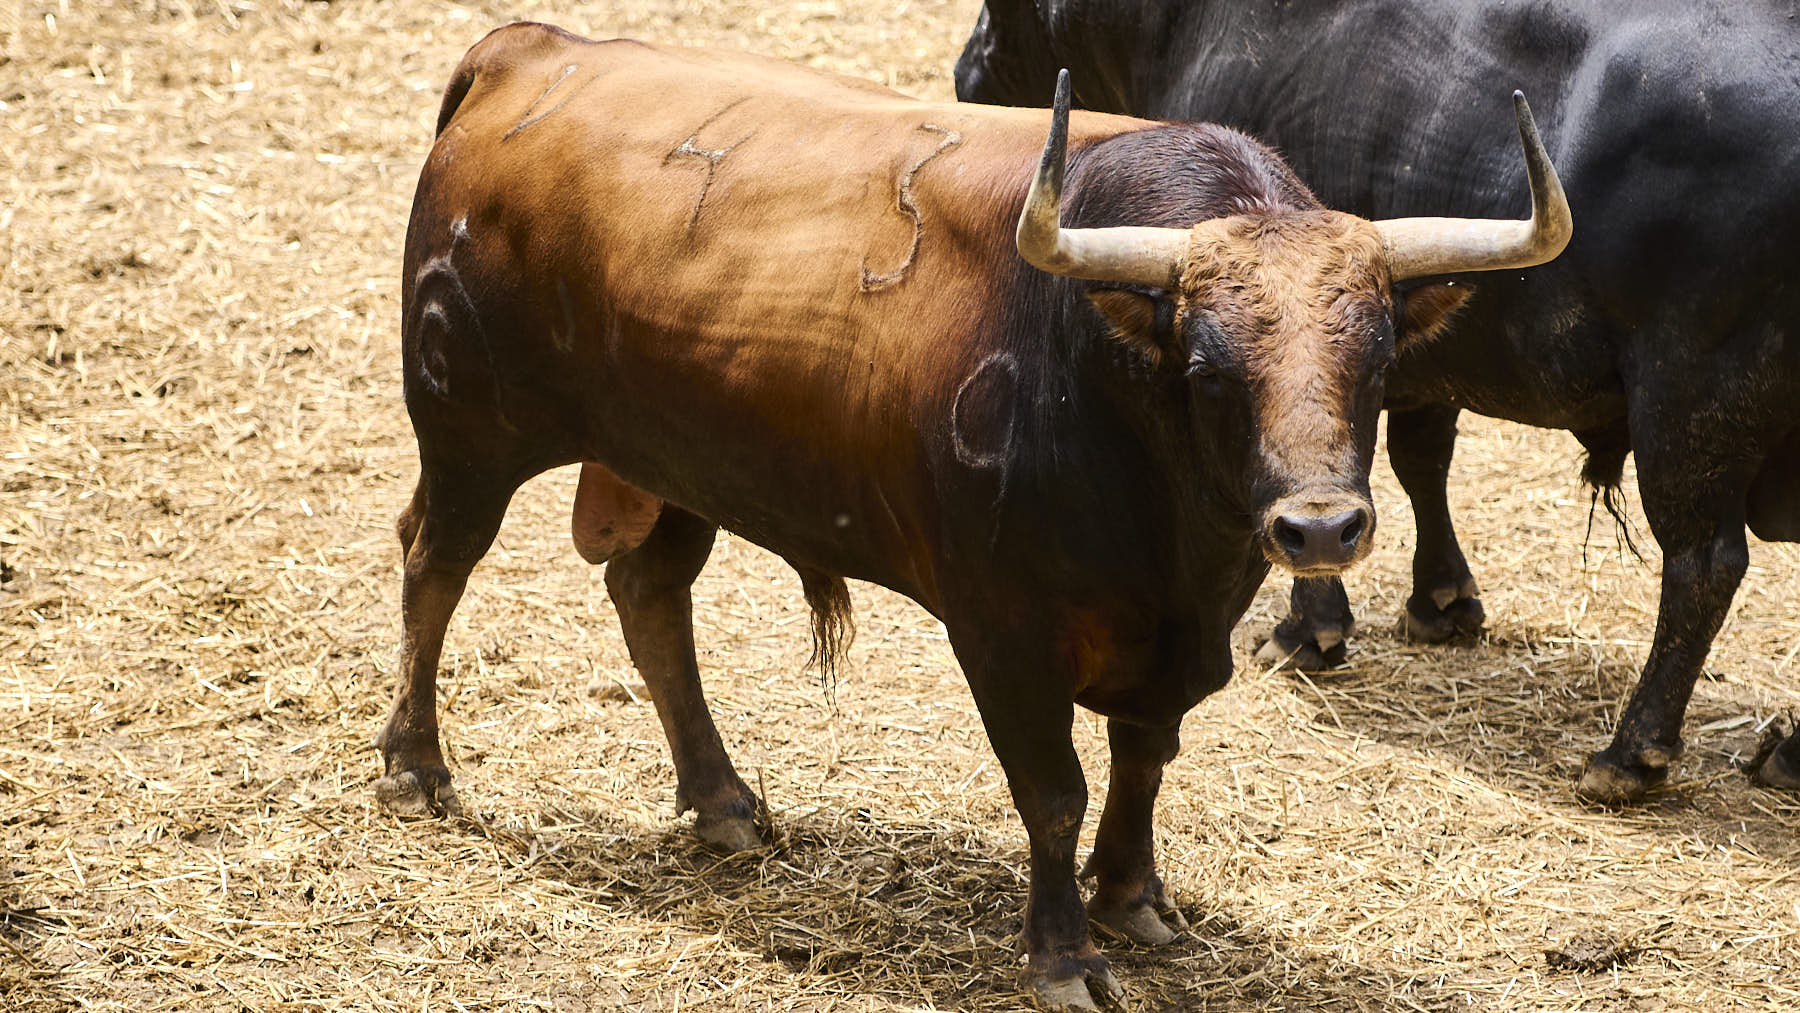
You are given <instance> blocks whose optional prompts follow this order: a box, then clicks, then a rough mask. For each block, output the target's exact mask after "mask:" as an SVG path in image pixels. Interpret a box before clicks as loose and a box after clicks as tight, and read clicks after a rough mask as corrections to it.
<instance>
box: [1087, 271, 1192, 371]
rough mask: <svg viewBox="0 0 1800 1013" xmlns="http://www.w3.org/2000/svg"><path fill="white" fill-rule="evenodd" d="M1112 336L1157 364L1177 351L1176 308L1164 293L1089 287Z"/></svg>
mask: <svg viewBox="0 0 1800 1013" xmlns="http://www.w3.org/2000/svg"><path fill="white" fill-rule="evenodd" d="M1087 297H1088V300H1089V301H1090V302H1092V303H1093V304H1094V306H1095V308H1096V309H1098V310H1099V311H1100V313H1101V315H1102V316H1104V317H1106V322H1107V324H1108V325H1109V326H1110V327H1111V329H1112V335H1113V337H1114V338H1115V339H1117V340H1119V341H1121V342H1124V344H1125V345H1126V346H1127V347H1128V348H1131V349H1132V350H1133V351H1136V352H1137V353H1138V354H1140V355H1142V356H1143V357H1144V358H1145V359H1147V360H1148V361H1149V362H1150V364H1151V365H1153V366H1159V365H1161V364H1162V363H1163V362H1165V361H1169V357H1170V356H1171V355H1173V354H1174V353H1175V351H1176V349H1175V312H1174V307H1173V306H1172V305H1171V304H1170V302H1169V299H1168V297H1167V296H1162V297H1158V296H1153V295H1150V294H1148V293H1147V292H1144V291H1139V290H1135V289H1124V288H1090V289H1088V293H1087Z"/></svg>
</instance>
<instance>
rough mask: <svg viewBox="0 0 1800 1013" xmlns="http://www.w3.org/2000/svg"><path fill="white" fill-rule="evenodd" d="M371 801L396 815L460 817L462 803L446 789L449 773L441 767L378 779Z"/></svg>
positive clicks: (448, 783) (453, 791)
mask: <svg viewBox="0 0 1800 1013" xmlns="http://www.w3.org/2000/svg"><path fill="white" fill-rule="evenodd" d="M375 801H376V802H377V803H379V804H380V805H381V807H382V808H383V809H386V810H387V811H388V812H391V813H393V814H394V815H396V816H406V817H411V818H416V819H429V818H431V817H434V816H461V815H462V803H461V802H460V801H458V800H457V798H456V789H455V788H452V787H451V786H450V771H449V770H447V769H445V768H443V767H417V768H414V769H412V770H403V771H401V772H399V773H398V774H389V775H387V776H386V777H383V778H380V779H379V780H377V781H376V782H375Z"/></svg>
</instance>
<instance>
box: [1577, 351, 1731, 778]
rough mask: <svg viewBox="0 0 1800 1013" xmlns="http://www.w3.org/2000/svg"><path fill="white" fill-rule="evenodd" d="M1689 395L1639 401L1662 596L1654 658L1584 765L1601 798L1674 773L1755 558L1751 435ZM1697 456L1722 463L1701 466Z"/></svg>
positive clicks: (1641, 469)
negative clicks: (1690, 714) (1704, 680)
mask: <svg viewBox="0 0 1800 1013" xmlns="http://www.w3.org/2000/svg"><path fill="white" fill-rule="evenodd" d="M1691 389H1693V390H1695V391H1704V392H1705V393H1707V394H1712V393H1714V392H1716V391H1720V390H1726V389H1728V387H1726V386H1725V385H1718V386H1708V385H1705V384H1699V383H1695V384H1692V385H1691ZM1692 400H1693V395H1691V394H1690V395H1689V396H1688V397H1686V398H1683V399H1682V400H1680V401H1677V402H1676V403H1675V404H1672V405H1671V404H1666V403H1655V402H1650V401H1649V399H1648V398H1646V399H1645V401H1646V403H1647V404H1648V405H1649V407H1646V406H1645V404H1634V406H1633V409H1634V410H1633V413H1632V426H1631V442H1632V450H1633V451H1634V452H1635V453H1636V455H1637V460H1638V488H1639V490H1640V492H1641V494H1642V496H1643V502H1644V513H1645V516H1646V517H1647V518H1648V519H1649V521H1650V530H1651V532H1652V533H1653V534H1654V535H1655V536H1656V541H1657V544H1658V545H1660V546H1661V547H1662V550H1663V570H1662V600H1661V602H1660V604H1659V608H1658V611H1657V618H1656V636H1655V638H1654V640H1653V641H1652V642H1651V645H1650V656H1649V658H1648V659H1647V660H1646V661H1645V663H1644V670H1643V674H1642V675H1641V676H1640V677H1639V679H1638V684H1637V688H1636V689H1635V690H1633V691H1632V694H1631V699H1630V701H1629V702H1627V703H1626V705H1625V710H1624V712H1623V713H1621V714H1620V716H1619V725H1618V728H1617V730H1616V731H1615V732H1614V734H1613V741H1612V744H1611V745H1609V746H1607V747H1606V749H1604V750H1602V751H1601V752H1600V753H1598V754H1596V755H1595V756H1594V757H1593V758H1592V759H1591V760H1590V761H1589V762H1588V765H1587V769H1586V770H1585V771H1584V772H1583V773H1582V776H1581V783H1580V785H1579V786H1578V788H1577V790H1578V791H1579V792H1580V793H1581V794H1582V795H1585V796H1587V797H1588V798H1591V799H1594V800H1596V801H1602V802H1609V803H1619V802H1630V801H1634V800H1636V799H1639V798H1642V797H1643V796H1644V794H1645V793H1646V792H1647V791H1649V790H1650V788H1651V787H1653V786H1654V785H1656V784H1658V783H1660V782H1661V781H1663V780H1664V779H1665V778H1666V777H1667V776H1668V769H1669V765H1670V764H1671V763H1672V762H1674V760H1675V758H1676V757H1677V756H1679V755H1680V754H1681V750H1682V745H1683V743H1682V740H1681V723H1682V719H1683V717H1684V715H1685V714H1686V712H1687V705H1688V700H1689V698H1690V697H1691V696H1692V695H1693V691H1694V682H1695V680H1697V679H1698V678H1699V676H1700V669H1701V666H1702V665H1703V664H1704V663H1705V662H1706V655H1707V652H1708V651H1709V650H1710V649H1711V648H1712V641H1713V637H1714V636H1716V635H1717V634H1718V632H1719V627H1720V626H1721V625H1722V624H1723V623H1724V621H1725V613H1726V611H1727V610H1728V609H1729V608H1730V606H1731V599H1732V596H1733V595H1734V594H1735V593H1736V592H1737V587H1738V582H1739V581H1741V580H1742V579H1743V576H1744V571H1745V570H1746V569H1748V568H1749V565H1750V557H1749V546H1748V543H1747V541H1746V538H1745V534H1744V523H1745V501H1746V497H1747V494H1748V488H1749V483H1750V477H1751V475H1752V474H1753V472H1754V465H1755V461H1754V459H1753V457H1752V456H1751V455H1746V454H1744V453H1743V451H1744V450H1745V449H1746V448H1753V447H1754V445H1755V441H1754V439H1753V438H1752V437H1751V436H1750V435H1749V434H1745V433H1740V432H1729V431H1722V430H1725V429H1727V428H1728V427H1725V426H1716V425H1712V424H1710V422H1711V421H1712V420H1716V419H1718V418H1720V417H1721V416H1720V415H1718V414H1716V413H1715V412H1713V411H1710V410H1708V409H1710V408H1711V407H1712V406H1710V405H1696V404H1693V403H1691V401H1692ZM1740 417H1741V416H1740ZM1665 420H1678V421H1675V422H1674V424H1670V422H1669V421H1665ZM1734 450H1735V451H1736V453H1735V454H1734V452H1733V451H1734ZM1698 461H1711V462H1717V467H1716V469H1700V468H1696V467H1695V466H1694V465H1695V462H1698Z"/></svg>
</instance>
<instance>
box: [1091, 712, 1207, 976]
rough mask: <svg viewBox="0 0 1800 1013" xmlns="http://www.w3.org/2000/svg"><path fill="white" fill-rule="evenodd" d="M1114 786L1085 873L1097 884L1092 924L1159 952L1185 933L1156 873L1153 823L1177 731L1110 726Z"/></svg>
mask: <svg viewBox="0 0 1800 1013" xmlns="http://www.w3.org/2000/svg"><path fill="white" fill-rule="evenodd" d="M1106 737H1107V740H1108V742H1109V743H1110V745H1111V746H1112V780H1111V783H1110V785H1109V786H1108V788H1107V790H1106V809H1105V811H1103V812H1102V813H1101V814H1100V829H1099V830H1097V831H1095V833H1094V853H1093V854H1092V855H1089V856H1088V861H1087V866H1086V867H1085V868H1084V869H1082V871H1081V875H1082V877H1083V878H1086V877H1088V876H1092V877H1094V879H1095V886H1094V899H1093V900H1091V901H1089V902H1088V917H1090V918H1092V919H1093V920H1094V921H1095V922H1098V923H1099V924H1100V925H1102V926H1104V927H1106V928H1107V929H1110V930H1111V931H1113V932H1117V933H1118V934H1120V935H1122V936H1124V937H1126V938H1127V939H1131V940H1133V941H1135V942H1139V943H1143V944H1146V945H1150V946H1157V945H1161V944H1163V943H1167V942H1170V941H1172V940H1173V939H1174V938H1175V936H1176V933H1178V932H1181V931H1185V930H1186V929H1187V922H1186V920H1185V919H1183V918H1182V917H1181V912H1179V911H1177V910H1176V909H1175V905H1174V903H1173V902H1172V901H1170V900H1169V895H1168V893H1167V892H1166V891H1165V890H1164V889H1163V884H1162V877H1160V876H1158V875H1157V874H1156V845H1155V841H1154V837H1153V833H1152V818H1153V817H1154V815H1155V809H1156V794H1157V792H1158V791H1159V790H1160V789H1161V788H1162V775H1163V767H1164V766H1165V765H1166V764H1167V763H1168V762H1169V761H1170V760H1173V759H1174V758H1175V753H1176V751H1177V750H1179V749H1180V748H1181V738H1180V729H1179V728H1174V727H1171V728H1151V727H1146V726H1144V725H1134V724H1129V723H1127V722H1123V721H1119V720H1117V719H1116V718H1115V719H1109V720H1108V721H1107V722H1106Z"/></svg>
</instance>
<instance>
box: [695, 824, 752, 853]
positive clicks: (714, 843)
mask: <svg viewBox="0 0 1800 1013" xmlns="http://www.w3.org/2000/svg"><path fill="white" fill-rule="evenodd" d="M694 836H695V837H698V838H700V843H702V844H704V845H706V846H707V847H709V848H711V849H713V850H714V851H719V852H723V853H725V854H728V855H731V854H736V853H737V852H740V851H754V850H756V849H757V848H760V847H762V846H763V840H762V836H761V835H760V834H758V833H757V832H756V821H755V820H751V819H747V818H745V817H742V816H699V817H696V818H695V819H694Z"/></svg>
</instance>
